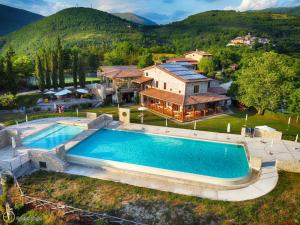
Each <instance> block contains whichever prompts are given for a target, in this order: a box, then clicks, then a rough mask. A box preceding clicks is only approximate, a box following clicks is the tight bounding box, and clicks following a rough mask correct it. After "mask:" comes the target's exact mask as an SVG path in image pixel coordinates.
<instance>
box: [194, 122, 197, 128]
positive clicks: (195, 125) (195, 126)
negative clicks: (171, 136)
mask: <svg viewBox="0 0 300 225" xmlns="http://www.w3.org/2000/svg"><path fill="white" fill-rule="evenodd" d="M194 130H197V122H196V121H195V123H194Z"/></svg>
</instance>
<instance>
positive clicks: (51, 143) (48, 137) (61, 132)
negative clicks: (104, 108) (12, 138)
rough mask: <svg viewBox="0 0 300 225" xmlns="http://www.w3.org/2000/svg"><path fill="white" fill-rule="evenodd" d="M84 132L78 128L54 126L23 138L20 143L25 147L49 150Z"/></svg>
mask: <svg viewBox="0 0 300 225" xmlns="http://www.w3.org/2000/svg"><path fill="white" fill-rule="evenodd" d="M83 130H84V128H83V127H80V126H71V125H64V124H55V125H52V126H50V127H48V128H46V129H43V130H41V131H39V132H37V133H35V134H32V135H30V136H28V137H25V138H24V139H23V140H22V143H23V145H24V146H26V147H30V148H41V149H47V150H51V149H52V148H54V147H56V146H58V145H61V144H63V143H65V142H67V141H69V140H71V139H72V138H73V137H75V136H76V135H78V134H79V133H80V132H82V131H83Z"/></svg>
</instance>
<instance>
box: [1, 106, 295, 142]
mask: <svg viewBox="0 0 300 225" xmlns="http://www.w3.org/2000/svg"><path fill="white" fill-rule="evenodd" d="M137 108H138V106H132V107H131V122H132V123H140V122H141V121H140V118H139V115H140V112H139V111H138V110H137ZM88 111H89V112H96V113H97V114H98V115H100V114H103V113H108V114H113V116H114V119H116V120H117V119H118V108H117V107H115V106H105V107H100V108H96V109H86V110H81V111H80V116H82V117H84V116H85V113H86V112H88ZM246 113H247V112H240V111H238V110H234V113H233V114H231V115H222V116H219V117H216V118H211V119H208V120H203V121H199V122H197V130H204V131H212V132H221V133H225V132H226V129H227V124H228V123H230V124H231V132H232V133H234V134H240V132H241V128H242V127H243V126H245V124H246V121H245V115H246ZM248 114H249V117H248V121H247V126H248V127H255V126H259V125H268V126H270V127H273V128H275V129H277V130H278V131H282V132H283V138H284V139H288V140H295V137H296V135H297V134H298V133H299V134H300V123H299V122H298V123H296V117H292V120H291V125H290V126H288V118H289V116H288V115H284V114H282V113H273V112H266V113H265V115H262V116H261V115H257V114H255V113H254V112H248ZM54 116H76V113H75V112H65V113H63V114H59V115H58V114H56V113H47V112H46V113H40V112H38V113H33V114H29V115H28V118H29V120H34V119H39V118H46V117H54ZM15 120H18V121H19V122H21V121H24V120H25V115H21V114H6V115H0V123H4V124H5V125H12V124H15ZM144 123H145V124H148V125H154V126H165V124H166V120H165V119H164V118H162V117H159V116H157V115H155V114H153V113H151V112H145V117H144ZM168 126H170V127H177V128H183V129H193V128H194V123H190V124H179V123H175V122H172V121H168Z"/></svg>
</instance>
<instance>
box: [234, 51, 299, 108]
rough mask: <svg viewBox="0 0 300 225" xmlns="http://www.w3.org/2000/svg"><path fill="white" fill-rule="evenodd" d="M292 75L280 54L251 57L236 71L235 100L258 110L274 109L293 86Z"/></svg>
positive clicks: (290, 68)
mask: <svg viewBox="0 0 300 225" xmlns="http://www.w3.org/2000/svg"><path fill="white" fill-rule="evenodd" d="M294 77H295V74H294V70H293V69H292V67H290V66H288V65H286V60H285V59H284V57H283V56H282V55H279V54H276V53H273V52H268V53H264V54H262V56H261V57H259V56H258V57H254V58H253V59H251V60H250V61H249V62H248V64H247V65H246V66H245V67H244V68H243V69H242V70H241V71H240V73H239V75H238V78H237V81H236V82H237V85H238V96H237V97H238V100H240V101H241V102H242V103H244V104H245V105H246V106H248V107H251V106H252V107H254V108H256V109H257V111H258V113H259V114H263V113H264V111H265V110H266V109H270V110H276V109H278V107H279V106H280V105H281V103H282V102H283V100H284V99H285V98H286V96H288V95H289V94H290V93H291V91H292V90H293V87H294V86H293V79H294Z"/></svg>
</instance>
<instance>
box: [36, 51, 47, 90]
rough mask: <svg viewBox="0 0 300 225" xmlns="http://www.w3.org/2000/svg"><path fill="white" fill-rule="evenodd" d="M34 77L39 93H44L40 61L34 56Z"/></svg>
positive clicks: (43, 79)
mask: <svg viewBox="0 0 300 225" xmlns="http://www.w3.org/2000/svg"><path fill="white" fill-rule="evenodd" d="M35 76H36V78H37V80H38V86H39V89H40V90H41V91H44V90H45V77H44V71H43V64H42V60H41V57H40V56H39V55H37V56H36V60H35Z"/></svg>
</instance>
